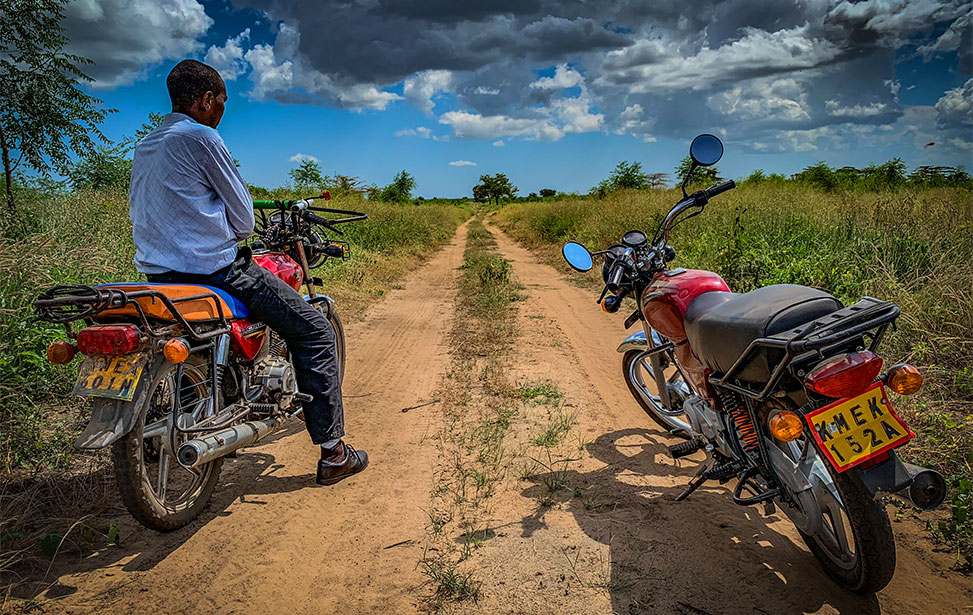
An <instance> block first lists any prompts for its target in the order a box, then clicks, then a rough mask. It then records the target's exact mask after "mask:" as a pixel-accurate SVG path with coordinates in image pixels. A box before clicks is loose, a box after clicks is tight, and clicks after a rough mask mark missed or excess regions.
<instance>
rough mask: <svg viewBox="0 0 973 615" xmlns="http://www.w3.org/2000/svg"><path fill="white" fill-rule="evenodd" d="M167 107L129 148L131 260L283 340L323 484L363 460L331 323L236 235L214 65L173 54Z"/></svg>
mask: <svg viewBox="0 0 973 615" xmlns="http://www.w3.org/2000/svg"><path fill="white" fill-rule="evenodd" d="M166 86H167V87H168V89H169V97H170V98H171V99H172V113H170V114H168V115H166V116H165V118H164V119H163V121H162V124H161V125H160V126H159V127H158V128H156V129H155V130H153V131H152V132H151V133H149V134H148V135H147V136H146V137H145V138H144V139H142V141H141V142H139V144H138V146H137V147H136V148H135V158H134V161H133V163H132V184H131V192H130V196H129V215H130V216H131V218H132V226H133V231H132V234H133V237H134V240H135V266H136V268H137V269H138V270H139V271H140V272H141V273H144V274H145V275H146V277H147V278H148V279H149V281H150V282H181V283H190V284H203V285H206V286H215V287H216V288H219V289H221V290H224V291H226V292H227V293H229V294H231V295H232V296H234V297H236V298H237V299H239V300H240V301H241V302H242V303H243V304H244V305H245V306H246V307H247V309H248V310H249V311H250V315H251V316H252V317H253V318H254V319H257V320H260V321H262V322H264V323H266V324H267V325H269V326H270V327H271V328H272V329H273V330H274V331H276V332H277V333H278V334H279V335H280V336H281V337H282V338H283V339H284V341H285V342H286V343H287V349H288V351H289V353H290V356H291V357H292V360H293V362H294V369H295V371H296V376H297V383H298V388H299V389H300V391H301V392H303V393H307V394H309V395H312V396H313V397H314V399H313V401H311V402H305V403H304V416H305V418H306V421H307V431H308V433H309V434H310V435H311V440H312V441H313V442H314V443H315V444H318V445H320V446H321V460H320V461H319V462H318V472H317V482H318V484H322V485H332V484H334V483H337V482H338V481H340V480H342V479H344V478H346V477H348V476H351V475H352V474H356V473H358V472H361V471H362V470H364V469H365V467H366V466H367V465H368V455H367V454H366V453H365V452H364V451H356V450H355V449H354V448H352V447H351V446H349V445H347V444H345V443H344V442H343V441H342V440H341V438H342V436H343V435H344V409H343V407H342V402H341V383H340V382H339V380H338V363H337V358H336V355H335V332H334V328H333V327H332V326H331V323H329V322H328V319H327V318H325V317H324V315H323V314H321V312H319V311H318V310H317V309H315V308H314V307H312V306H311V305H309V304H308V303H307V302H306V301H305V300H304V298H303V297H301V295H300V294H299V293H298V292H297V291H295V290H294V289H293V288H291V287H290V286H288V285H287V284H286V283H284V282H283V281H281V280H280V279H279V278H277V277H276V276H274V275H273V274H272V273H270V272H269V271H267V270H266V269H264V268H263V267H260V266H258V265H257V264H255V263H254V262H253V261H252V260H251V259H250V256H251V255H250V250H249V248H245V247H237V243H238V242H240V241H243V240H244V239H246V238H248V237H249V236H250V235H251V233H253V228H254V216H253V200H252V198H251V196H250V193H249V192H248V190H247V185H246V183H244V181H243V178H242V177H241V176H240V172H239V171H238V170H237V168H236V165H235V164H234V161H233V157H232V156H231V155H230V152H229V151H228V150H227V148H226V145H225V144H224V142H223V139H222V138H221V137H220V135H219V133H218V132H216V127H217V126H218V125H219V123H220V120H221V119H222V117H223V110H224V105H225V104H226V99H227V96H226V85H225V84H224V82H223V79H222V78H221V77H220V74H219V73H218V72H217V71H216V70H215V69H213V68H212V67H210V66H207V65H206V64H203V63H202V62H197V61H196V60H183V61H182V62H180V63H179V64H177V65H176V66H175V68H173V69H172V71H171V72H170V73H169V76H168V77H167V78H166Z"/></svg>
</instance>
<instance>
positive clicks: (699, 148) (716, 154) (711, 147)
mask: <svg viewBox="0 0 973 615" xmlns="http://www.w3.org/2000/svg"><path fill="white" fill-rule="evenodd" d="M689 156H690V157H691V158H692V159H693V162H695V163H696V164H698V165H699V166H701V167H708V166H712V165H714V164H716V163H717V162H719V160H720V158H722V157H723V143H722V142H721V141H720V140H719V139H717V138H716V137H714V136H713V135H699V136H698V137H696V138H695V139H693V142H692V144H690V146H689Z"/></svg>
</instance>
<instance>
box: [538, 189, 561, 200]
mask: <svg viewBox="0 0 973 615" xmlns="http://www.w3.org/2000/svg"><path fill="white" fill-rule="evenodd" d="M539 194H540V195H541V198H545V197H549V196H554V195H555V194H557V190H554V189H552V188H541V191H540V193H539Z"/></svg>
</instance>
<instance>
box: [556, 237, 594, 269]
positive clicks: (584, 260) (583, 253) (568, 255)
mask: <svg viewBox="0 0 973 615" xmlns="http://www.w3.org/2000/svg"><path fill="white" fill-rule="evenodd" d="M561 254H563V255H564V260H566V261H568V264H569V265H571V268H572V269H576V270H578V271H588V270H589V269H591V266H592V265H593V264H594V263H593V262H592V260H591V252H588V248H586V247H584V246H583V245H581V244H580V243H574V242H573V241H571V242H568V243H566V244H564V247H563V248H561Z"/></svg>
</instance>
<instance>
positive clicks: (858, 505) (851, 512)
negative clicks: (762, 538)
mask: <svg viewBox="0 0 973 615" xmlns="http://www.w3.org/2000/svg"><path fill="white" fill-rule="evenodd" d="M807 474H808V476H807V478H808V482H809V483H810V484H811V485H812V489H813V492H814V499H815V500H816V502H817V504H818V510H817V511H804V514H805V515H808V514H818V515H820V517H821V523H820V524H819V527H818V529H817V531H815V532H814V533H813V534H808V533H805V532H803V531H801V537H802V538H803V539H804V542H805V544H807V546H808V548H809V549H810V550H811V553H813V554H814V557H816V558H817V559H818V561H819V562H820V563H821V566H822V567H823V568H824V570H825V572H827V573H828V576H830V577H831V578H832V579H834V580H835V581H837V582H838V583H839V584H840V585H842V586H843V587H845V588H846V589H849V590H851V591H854V592H859V593H863V594H864V593H874V592H877V591H879V590H881V589H882V588H884V587H885V586H886V585H888V584H889V581H891V580H892V575H893V574H894V573H895V539H894V537H893V535H892V524H891V523H889V517H888V513H886V512H885V505H884V504H883V503H882V502H881V501H879V500H876V499H875V498H873V497H872V496H871V494H869V492H868V490H867V489H865V487H864V485H862V484H861V481H860V480H858V479H857V477H856V476H854V471H850V472H845V473H841V474H839V473H838V472H835V471H834V470H833V469H832V468H831V467H830V466H828V465H827V461H826V460H825V459H823V458H822V456H821V455H817V459H815V460H814V462H813V463H812V464H811V465H810V466H809V470H808V471H807Z"/></svg>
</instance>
